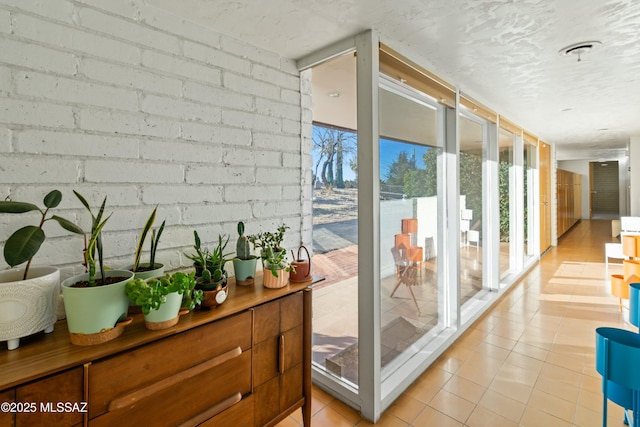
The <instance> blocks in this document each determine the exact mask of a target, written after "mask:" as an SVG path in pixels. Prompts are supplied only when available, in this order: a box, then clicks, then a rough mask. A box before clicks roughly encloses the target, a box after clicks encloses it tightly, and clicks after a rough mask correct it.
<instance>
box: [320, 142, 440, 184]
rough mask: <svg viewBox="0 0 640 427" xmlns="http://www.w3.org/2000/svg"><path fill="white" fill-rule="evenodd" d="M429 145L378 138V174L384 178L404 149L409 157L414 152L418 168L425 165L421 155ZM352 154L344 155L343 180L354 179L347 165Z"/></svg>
mask: <svg viewBox="0 0 640 427" xmlns="http://www.w3.org/2000/svg"><path fill="white" fill-rule="evenodd" d="M428 149H429V147H425V146H424V145H418V144H408V143H403V142H398V141H391V140H388V139H380V176H381V177H382V179H385V178H386V176H387V172H388V171H389V167H390V166H391V164H392V163H393V162H394V161H395V160H396V159H397V158H398V155H399V154H400V153H401V152H402V151H404V152H405V153H407V156H408V157H410V156H411V155H412V154H413V153H414V152H415V156H416V160H417V162H416V166H417V167H418V168H420V169H423V168H424V167H425V165H424V161H423V156H424V153H426V152H427V150H428ZM352 157H353V155H348V156H345V158H344V166H343V168H342V173H343V175H344V179H345V181H351V180H354V179H355V174H354V173H353V171H352V170H351V168H350V167H349V160H351V158H352ZM316 162H317V157H316V156H315V153H314V156H313V165H314V166H315V164H316Z"/></svg>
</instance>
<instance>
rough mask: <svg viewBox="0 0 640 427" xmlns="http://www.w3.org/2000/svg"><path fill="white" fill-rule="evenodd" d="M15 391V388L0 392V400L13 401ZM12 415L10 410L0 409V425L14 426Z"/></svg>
mask: <svg viewBox="0 0 640 427" xmlns="http://www.w3.org/2000/svg"><path fill="white" fill-rule="evenodd" d="M15 399H16V391H15V389H9V390H5V391H3V392H0V402H15ZM14 421H15V420H14V416H13V413H11V412H4V411H0V426H7V427H13V426H15V422H14Z"/></svg>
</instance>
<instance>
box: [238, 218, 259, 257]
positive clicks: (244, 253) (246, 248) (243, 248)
mask: <svg viewBox="0 0 640 427" xmlns="http://www.w3.org/2000/svg"><path fill="white" fill-rule="evenodd" d="M236 257H237V258H238V259H241V260H248V259H252V258H255V257H256V256H255V255H251V242H250V241H249V238H248V237H247V236H245V235H244V222H242V221H240V222H238V241H237V243H236Z"/></svg>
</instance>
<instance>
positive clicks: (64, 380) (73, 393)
mask: <svg viewBox="0 0 640 427" xmlns="http://www.w3.org/2000/svg"><path fill="white" fill-rule="evenodd" d="M15 401H16V402H23V403H24V402H30V403H35V404H36V406H37V408H36V409H37V410H36V412H35V413H25V412H19V413H17V414H16V424H15V425H16V427H20V426H43V427H48V426H73V425H76V424H81V423H82V420H83V417H84V413H82V412H80V411H81V410H82V409H84V410H86V407H85V408H83V407H82V406H83V402H84V383H83V373H82V368H73V369H70V370H68V371H65V372H62V373H60V374H56V375H52V376H50V377H46V378H44V379H41V380H38V381H34V382H32V383H29V384H26V385H23V386H20V387H18V388H16V400H15ZM58 402H62V403H63V404H64V403H66V402H69V403H71V404H76V403H77V404H78V406H76V407H72V408H71V409H74V411H66V410H65V408H64V407H63V408H62V411H61V412H57V410H58V408H57V404H58ZM42 405H44V408H43V407H42ZM76 409H77V410H76ZM9 425H11V424H9Z"/></svg>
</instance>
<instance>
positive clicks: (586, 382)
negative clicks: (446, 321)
mask: <svg viewBox="0 0 640 427" xmlns="http://www.w3.org/2000/svg"><path fill="white" fill-rule="evenodd" d="M610 235H611V228H610V221H604V220H598V221H582V222H581V223H579V224H578V225H577V226H576V227H574V228H573V229H572V230H571V231H569V232H568V233H567V234H566V235H565V236H563V237H562V238H561V239H560V244H559V246H558V247H556V248H553V249H552V250H551V251H550V252H549V253H547V254H546V255H545V256H544V257H543V258H542V260H541V262H540V264H539V265H537V266H536V267H535V268H534V269H532V271H531V272H530V273H529V274H528V275H527V276H526V277H525V278H524V279H523V280H521V281H520V282H519V283H518V284H516V285H514V286H513V288H512V289H511V290H510V291H509V292H508V293H507V294H506V295H505V296H504V297H503V298H502V300H501V301H499V302H498V303H497V304H496V305H495V306H494V307H493V308H492V309H491V310H490V311H489V312H488V313H487V314H485V316H484V317H483V318H481V319H480V320H479V321H478V322H477V323H476V324H475V325H474V326H473V327H472V328H471V329H470V330H469V331H467V332H466V333H465V334H464V335H463V336H462V337H461V338H460V339H459V340H458V342H456V344H454V345H453V346H452V347H451V348H450V349H449V350H447V352H446V353H445V354H444V355H443V356H442V357H440V358H439V359H438V360H437V361H436V362H435V363H434V364H433V365H432V366H431V367H430V368H429V369H428V370H427V371H426V372H425V373H424V374H423V375H422V376H421V377H420V378H419V379H418V380H417V381H416V382H415V383H414V384H413V385H411V386H410V387H409V389H408V390H407V391H406V392H405V393H404V394H403V395H402V396H401V397H400V398H399V399H398V400H397V401H396V402H395V403H394V404H393V405H392V406H391V407H390V408H389V409H388V410H387V411H386V412H385V413H384V414H383V416H382V418H381V419H380V421H379V422H378V424H377V425H381V426H390V427H395V426H416V427H424V426H434V427H436V426H437V427H447V426H468V427H484V426H487V427H489V426H490V427H500V426H505V427H506V426H523V427H524V426H526V427H536V426H541V427H556V426H558V427H561V426H580V427H591V426H594V427H595V426H600V425H601V418H602V393H601V391H600V376H599V374H598V373H597V372H596V370H595V368H594V360H595V356H594V342H595V332H594V331H595V328H596V327H598V326H614V327H620V328H625V329H630V330H634V328H633V327H632V326H630V325H628V324H627V323H625V322H624V320H623V318H622V315H621V314H620V313H619V312H618V301H617V299H615V298H613V297H611V296H610V295H609V280H608V278H607V277H606V276H605V275H606V273H605V265H604V258H603V257H604V243H605V242H608V241H611V237H610ZM609 270H610V271H609V273H612V274H613V273H619V272H620V271H621V266H620V265H619V264H617V265H616V264H613V265H612V264H610V269H609ZM312 398H313V402H312V408H313V409H312V412H313V416H312V422H311V424H312V426H313V427H325V426H326V427H329V426H331V427H340V426H356V425H357V426H368V425H371V423H370V422H368V421H366V420H364V419H362V418H361V417H360V414H359V413H358V412H356V411H354V410H353V409H351V408H349V407H347V406H346V405H344V404H343V403H341V402H339V401H338V400H336V399H334V398H333V397H331V396H330V395H328V394H327V393H325V392H323V391H322V390H320V389H318V388H316V387H314V389H313V396H312ZM609 414H610V416H609V425H611V426H618V425H619V426H622V425H623V424H622V419H623V414H622V410H621V408H619V407H618V406H616V405H614V404H612V403H610V404H609ZM301 423H302V421H301V414H300V411H298V412H296V413H295V414H294V415H292V416H290V417H289V418H287V419H286V420H284V421H283V422H281V423H280V424H279V426H280V427H297V426H299V425H301Z"/></svg>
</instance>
